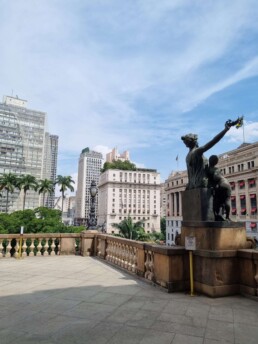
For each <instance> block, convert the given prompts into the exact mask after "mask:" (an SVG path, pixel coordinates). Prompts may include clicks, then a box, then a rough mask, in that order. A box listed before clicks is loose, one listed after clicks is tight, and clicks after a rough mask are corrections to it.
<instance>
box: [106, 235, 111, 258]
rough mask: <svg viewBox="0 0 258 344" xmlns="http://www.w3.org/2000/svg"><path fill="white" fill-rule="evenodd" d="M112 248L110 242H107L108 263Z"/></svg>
mask: <svg viewBox="0 0 258 344" xmlns="http://www.w3.org/2000/svg"><path fill="white" fill-rule="evenodd" d="M110 247H111V244H110V241H109V240H107V248H106V260H107V261H110Z"/></svg>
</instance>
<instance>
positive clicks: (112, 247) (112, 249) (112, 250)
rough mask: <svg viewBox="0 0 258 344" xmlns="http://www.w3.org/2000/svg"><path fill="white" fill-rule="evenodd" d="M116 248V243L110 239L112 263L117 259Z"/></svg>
mask: <svg viewBox="0 0 258 344" xmlns="http://www.w3.org/2000/svg"><path fill="white" fill-rule="evenodd" d="M114 249H115V243H114V242H112V241H110V262H111V263H114V261H115V257H114Z"/></svg>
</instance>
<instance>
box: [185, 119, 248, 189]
mask: <svg viewBox="0 0 258 344" xmlns="http://www.w3.org/2000/svg"><path fill="white" fill-rule="evenodd" d="M242 123H243V117H238V119H237V120H236V121H231V120H228V121H227V122H226V123H225V128H224V129H223V130H222V131H221V132H220V133H219V134H217V135H216V136H215V137H214V138H213V139H212V140H211V141H209V142H207V143H206V144H205V145H204V146H202V147H199V145H198V136H197V135H195V134H188V135H185V136H182V137H181V139H182V140H183V142H184V144H185V145H186V147H188V148H189V152H188V154H187V156H186V165H187V172H188V185H187V189H196V188H203V187H206V186H207V177H206V170H205V166H206V165H207V159H206V158H205V157H204V156H203V153H204V152H206V151H207V150H209V149H210V148H212V147H213V146H214V145H215V144H216V143H218V142H219V141H220V140H221V139H222V138H223V136H224V135H225V134H226V132H227V131H228V130H229V129H230V128H231V127H232V126H236V127H238V128H239V127H240V126H241V125H242Z"/></svg>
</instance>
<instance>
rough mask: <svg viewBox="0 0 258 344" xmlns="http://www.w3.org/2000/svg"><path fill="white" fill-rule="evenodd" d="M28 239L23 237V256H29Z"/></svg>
mask: <svg viewBox="0 0 258 344" xmlns="http://www.w3.org/2000/svg"><path fill="white" fill-rule="evenodd" d="M26 249H27V240H26V239H23V245H22V257H27V251H26Z"/></svg>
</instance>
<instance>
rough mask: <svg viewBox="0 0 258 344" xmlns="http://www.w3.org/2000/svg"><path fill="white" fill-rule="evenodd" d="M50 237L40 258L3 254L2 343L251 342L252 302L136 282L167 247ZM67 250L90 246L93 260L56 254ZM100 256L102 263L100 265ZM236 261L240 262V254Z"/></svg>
mask: <svg viewBox="0 0 258 344" xmlns="http://www.w3.org/2000/svg"><path fill="white" fill-rule="evenodd" d="M0 237H1V242H2V240H3V239H4V238H3V236H2V235H1V236H0ZM55 237H56V238H55ZM24 238H25V239H26V241H28V242H33V245H34V246H35V247H37V246H39V245H37V244H38V243H39V242H41V244H40V245H42V247H44V246H45V245H44V243H47V245H48V248H49V246H51V240H50V239H49V241H47V239H48V238H49V235H48V236H45V235H40V236H37V237H32V236H30V237H24ZM54 238H55V245H57V246H55V247H58V251H57V250H54V251H55V254H51V253H52V252H53V251H51V252H49V254H48V255H44V254H43V253H45V252H47V251H48V250H44V251H42V250H41V255H37V256H34V257H29V256H24V259H14V258H7V256H5V252H4V254H3V256H5V257H6V258H2V259H1V260H0V263H1V289H0V305H1V307H0V316H1V322H0V336H1V343H2V344H9V343H14V342H18V343H35V344H36V343H46V344H52V343H64V344H65V343H75V344H76V343H110V344H114V343H132V344H135V343H142V344H144V343H148V344H149V343H161V344H163V343H172V344H176V343H206V342H207V343H208V342H228V343H233V342H236V343H254V342H255V340H256V339H255V338H257V337H258V330H257V302H255V301H254V300H251V299H247V298H244V297H241V296H234V297H228V298H218V299H211V298H207V297H204V296H196V297H190V296H189V295H187V294H185V293H174V294H169V293H164V292H162V291H161V290H160V289H159V288H155V287H153V285H152V284H149V283H144V280H143V279H141V278H139V277H137V276H139V275H141V274H142V273H143V276H145V278H147V279H149V280H150V281H151V280H152V281H155V279H156V278H157V277H158V275H157V267H156V265H155V264H156V263H157V264H158V263H160V260H159V259H160V255H162V254H163V255H164V256H167V257H168V256H169V255H170V257H173V255H171V252H172V251H173V249H172V248H171V249H169V248H168V247H166V248H164V250H163V251H160V249H159V250H158V248H156V249H154V248H153V246H151V245H147V244H144V243H138V242H133V241H128V240H124V239H120V238H114V237H111V236H106V235H99V234H97V235H96V234H91V233H87V234H82V235H79V236H78V235H76V236H75V237H74V236H72V237H69V235H66V236H63V235H61V236H53V237H52V239H54ZM78 238H79V239H80V244H79V246H76V245H75V242H76V240H77V239H78ZM5 239H6V238H5ZM12 239H14V237H13V236H12ZM16 239H19V237H18V236H16ZM9 240H11V238H10V237H9V238H7V241H9ZM84 240H86V241H87V245H86V244H85V242H83V241H84ZM17 241H19V240H17ZM69 242H70V244H71V243H73V244H74V246H73V244H72V245H69ZM65 244H66V245H65ZM75 246H76V247H79V248H80V250H81V253H83V252H84V253H86V254H87V253H88V254H89V253H90V252H91V253H93V250H94V247H95V249H96V253H97V254H98V257H99V259H96V257H95V258H94V257H89V256H79V255H77V256H76V255H74V254H73V255H64V253H65V252H64V251H63V250H64V249H66V252H69V249H68V247H70V248H73V247H75ZM23 247H25V245H23ZM17 248H19V246H18V247H16V246H15V249H14V250H13V251H12V253H13V255H15V254H16V252H17ZM39 248H40V247H39ZM88 249H89V250H88ZM142 250H144V251H143V252H142ZM175 250H176V251H178V254H182V253H183V251H184V250H182V249H180V248H179V249H178V248H177V249H175ZM1 252H2V251H1ZM37 252H38V251H37ZM104 256H105V261H106V263H108V264H109V265H107V264H105V263H103V260H102V259H103V258H104ZM144 256H145V259H144ZM140 257H142V258H143V261H142V264H141V259H140ZM175 257H176V256H174V258H175ZM243 257H244V259H245V260H246V259H247V253H246V252H243ZM101 258H102V259H101ZM245 264H246V263H245ZM115 265H117V266H118V267H119V269H117V268H115ZM171 267H172V266H171ZM174 269H175V270H178V266H177V267H176V266H174ZM126 270H127V271H129V272H130V273H129V274H128V273H127V272H126ZM144 271H145V273H144ZM139 272H141V274H139ZM170 273H172V274H173V269H170ZM159 276H160V275H159Z"/></svg>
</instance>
